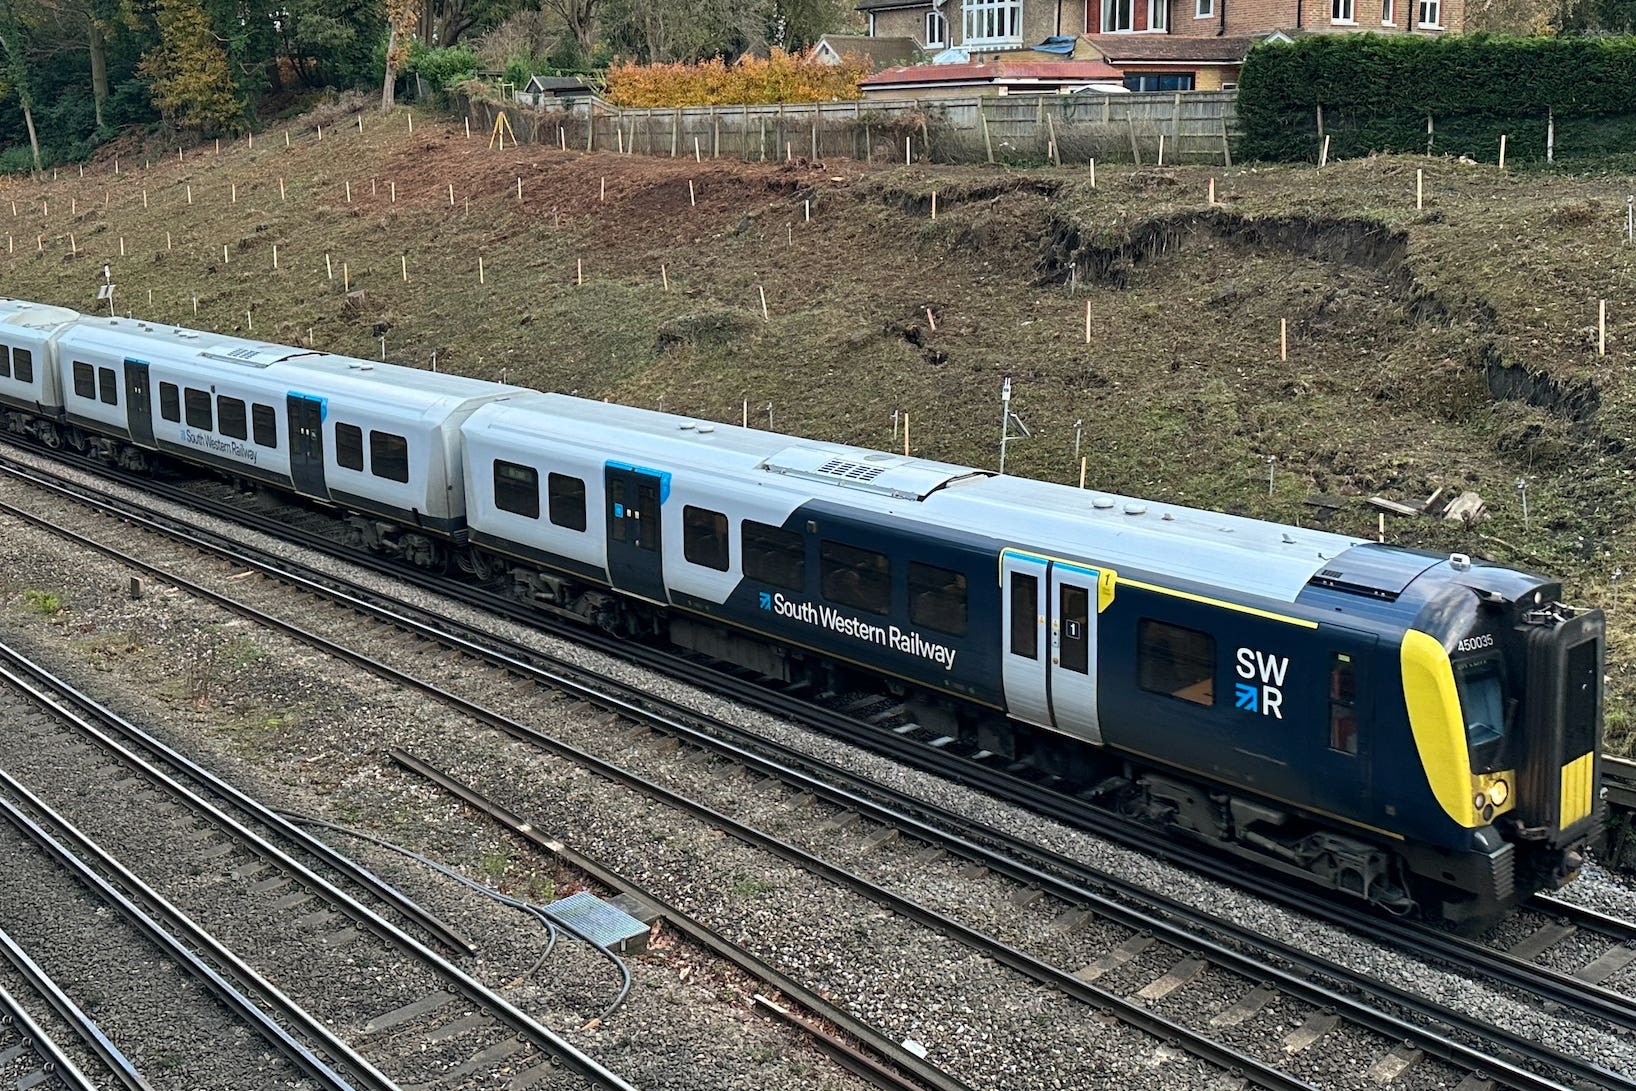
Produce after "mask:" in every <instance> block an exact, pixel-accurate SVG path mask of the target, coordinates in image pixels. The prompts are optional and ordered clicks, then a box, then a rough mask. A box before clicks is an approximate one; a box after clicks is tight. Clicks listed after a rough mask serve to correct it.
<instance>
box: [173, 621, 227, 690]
mask: <svg viewBox="0 0 1636 1091" xmlns="http://www.w3.org/2000/svg"><path fill="white" fill-rule="evenodd" d="M220 674H221V662H220V655H219V649H218V647H217V645H216V642H215V641H214V640H213V639H211V637H210V635H209V634H208V633H204V632H200V633H198V634H197V635H196V637H195V639H194V641H193V643H192V646H191V647H189V648H188V649H187V652H186V653H185V654H184V655H183V657H182V685H183V687H184V689H183V692H184V693H185V695H186V697H187V699H188V700H190V701H192V702H193V703H194V705H195V706H197V707H199V708H203V707H204V706H205V705H208V704H209V703H210V698H211V695H212V694H213V693H214V692H215V689H216V682H217V681H218V679H219V676H220Z"/></svg>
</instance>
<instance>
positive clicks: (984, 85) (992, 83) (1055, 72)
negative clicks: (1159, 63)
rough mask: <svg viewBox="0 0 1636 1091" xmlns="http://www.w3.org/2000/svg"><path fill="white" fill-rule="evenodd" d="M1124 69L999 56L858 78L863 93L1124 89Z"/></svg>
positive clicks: (898, 94) (907, 94)
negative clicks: (998, 58)
mask: <svg viewBox="0 0 1636 1091" xmlns="http://www.w3.org/2000/svg"><path fill="white" fill-rule="evenodd" d="M1124 78H1125V77H1124V73H1123V72H1121V71H1120V70H1119V69H1117V68H1115V67H1113V66H1112V65H1110V64H1107V63H1105V62H1103V61H1075V60H1059V61H1034V60H1028V59H1026V55H1025V56H1024V57H1023V58H1018V59H1012V58H1003V59H1001V60H996V61H989V62H984V63H979V62H975V61H966V62H963V63H953V64H917V65H910V66H907V67H900V68H887V69H883V70H881V71H879V72H876V73H875V74H874V75H872V76H867V77H865V78H864V79H862V80H860V81H859V82H858V86H859V88H860V89H861V90H862V91H863V97H864V98H865V99H876V100H878V99H906V98H928V97H930V98H936V97H942V96H956V95H970V94H979V95H986V94H993V95H1056V94H1066V93H1068V92H1071V91H1077V90H1081V89H1083V90H1087V91H1104V92H1114V93H1123V92H1124V91H1125V87H1124V85H1123V81H1124Z"/></svg>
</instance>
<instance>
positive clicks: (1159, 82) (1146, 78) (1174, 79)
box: [1125, 72, 1193, 91]
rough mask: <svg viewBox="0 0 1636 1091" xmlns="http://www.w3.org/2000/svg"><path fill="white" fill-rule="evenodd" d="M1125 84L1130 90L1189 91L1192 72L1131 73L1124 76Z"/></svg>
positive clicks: (1191, 85) (1191, 83)
mask: <svg viewBox="0 0 1636 1091" xmlns="http://www.w3.org/2000/svg"><path fill="white" fill-rule="evenodd" d="M1125 86H1126V87H1127V88H1129V89H1130V90H1132V91H1191V90H1193V73H1191V72H1173V73H1166V74H1163V75H1160V74H1157V73H1150V74H1148V75H1132V76H1126V77H1125Z"/></svg>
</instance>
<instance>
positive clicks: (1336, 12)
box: [1329, 0, 1357, 23]
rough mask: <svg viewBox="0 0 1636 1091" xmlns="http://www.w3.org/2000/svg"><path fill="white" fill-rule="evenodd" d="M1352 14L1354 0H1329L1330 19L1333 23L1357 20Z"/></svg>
mask: <svg viewBox="0 0 1636 1091" xmlns="http://www.w3.org/2000/svg"><path fill="white" fill-rule="evenodd" d="M1352 15H1353V11H1352V0H1329V21H1330V22H1331V23H1355V22H1357V20H1356V19H1354V18H1353V17H1352Z"/></svg>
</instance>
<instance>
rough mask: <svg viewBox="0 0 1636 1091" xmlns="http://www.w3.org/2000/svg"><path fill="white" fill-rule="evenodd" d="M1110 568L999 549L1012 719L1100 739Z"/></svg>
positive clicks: (1007, 698)
mask: <svg viewBox="0 0 1636 1091" xmlns="http://www.w3.org/2000/svg"><path fill="white" fill-rule="evenodd" d="M1112 577H1113V573H1111V572H1103V571H1101V570H1099V569H1095V568H1089V567H1086V566H1084V565H1080V564H1075V563H1072V562H1070V561H1060V560H1056V559H1054V558H1051V557H1045V556H1041V555H1040V554H1037V553H1027V552H1024V551H1022V550H1017V549H1007V550H1004V551H1002V552H1001V554H1000V579H1001V581H1002V587H1001V599H1002V602H1003V604H1004V611H1005V634H1004V640H1005V652H1004V655H1003V656H1002V659H1003V662H1004V669H1003V678H1004V681H1005V701H1006V711H1007V712H1008V713H1009V714H1010V715H1011V716H1012V717H1014V718H1015V719H1018V720H1022V721H1024V722H1025V723H1031V724H1034V725H1036V726H1038V727H1046V728H1051V729H1053V730H1055V731H1060V732H1062V733H1064V734H1067V735H1073V736H1075V737H1076V738H1081V739H1085V740H1086V741H1088V742H1092V743H1098V744H1100V743H1101V742H1102V728H1101V724H1100V722H1099V720H1098V717H1097V708H1096V703H1097V689H1096V658H1097V656H1096V615H1097V610H1098V603H1099V601H1100V587H1101V585H1102V582H1103V580H1104V579H1109V580H1111V579H1112Z"/></svg>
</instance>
